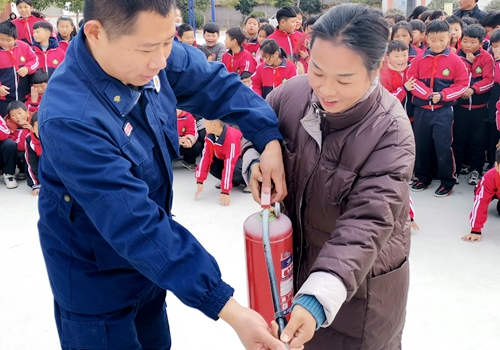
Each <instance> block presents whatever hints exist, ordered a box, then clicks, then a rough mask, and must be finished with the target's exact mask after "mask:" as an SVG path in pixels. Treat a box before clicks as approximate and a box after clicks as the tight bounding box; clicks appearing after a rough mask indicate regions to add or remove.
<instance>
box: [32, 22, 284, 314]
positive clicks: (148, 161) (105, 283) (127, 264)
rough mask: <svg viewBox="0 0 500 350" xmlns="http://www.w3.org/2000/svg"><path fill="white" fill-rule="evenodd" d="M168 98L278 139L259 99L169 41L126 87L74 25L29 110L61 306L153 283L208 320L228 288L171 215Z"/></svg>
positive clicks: (97, 309)
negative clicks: (167, 49)
mask: <svg viewBox="0 0 500 350" xmlns="http://www.w3.org/2000/svg"><path fill="white" fill-rule="evenodd" d="M176 107H177V108H179V109H182V110H186V111H188V112H191V113H193V114H197V115H201V116H203V117H204V118H207V119H216V118H220V119H222V120H224V121H226V122H229V123H234V124H237V125H238V126H239V127H240V128H241V130H242V132H243V134H244V135H245V136H246V138H248V139H250V140H252V141H253V143H254V144H255V145H256V147H257V149H259V150H260V151H262V150H263V148H264V147H265V145H266V144H267V143H268V142H269V141H271V140H274V139H281V136H280V134H279V132H278V128H277V125H278V121H277V118H276V115H275V114H274V112H273V110H272V109H271V108H270V107H269V106H268V105H267V103H266V102H265V101H264V100H263V99H261V98H260V97H258V96H257V95H256V94H255V93H254V92H253V91H251V90H250V89H248V87H246V86H245V85H243V84H242V83H241V81H240V80H239V77H238V76H237V75H236V74H229V73H228V72H227V71H226V69H225V68H224V66H223V65H222V64H220V63H208V62H206V59H205V57H204V55H203V54H202V53H201V52H200V51H198V50H197V49H195V48H192V47H190V46H187V45H181V44H180V43H178V42H177V41H175V42H174V43H173V48H172V53H171V55H170V57H169V58H168V60H167V68H166V69H164V70H162V71H161V72H160V73H159V74H158V76H157V77H155V78H154V79H153V80H152V81H151V82H150V83H149V84H147V85H145V86H143V87H141V88H131V87H128V86H126V85H124V84H123V83H121V82H119V81H118V80H116V79H114V78H112V77H110V76H109V75H107V74H106V73H105V72H104V71H103V70H102V69H101V68H100V66H99V65H98V64H97V62H96V61H95V60H94V58H93V57H92V55H91V54H90V52H89V51H88V49H87V48H86V46H85V38H84V35H83V31H80V34H79V35H78V36H77V37H76V38H75V39H74V40H73V43H72V45H70V46H69V48H68V52H67V55H66V60H65V61H64V62H63V63H62V64H61V66H60V67H59V68H58V69H57V70H56V72H55V73H54V75H53V76H52V78H51V81H50V84H48V87H47V90H46V92H45V94H44V97H43V102H42V103H41V106H40V110H39V131H40V139H41V143H42V148H43V156H42V157H41V161H40V181H41V183H42V184H43V186H42V189H41V192H40V198H39V212H40V221H39V223H38V229H39V234H40V243H41V247H42V251H43V254H44V258H45V262H46V266H47V271H48V275H49V280H50V284H51V288H52V291H53V294H54V297H55V300H56V301H57V302H58V303H59V304H60V306H61V307H63V308H64V309H66V310H68V311H70V312H76V313H84V314H99V313H105V312H109V311H113V310H118V309H120V308H123V307H126V306H128V305H132V304H134V303H135V302H136V301H137V300H139V299H140V298H141V297H142V296H144V295H145V293H147V292H148V291H149V290H150V289H151V288H152V287H153V286H154V284H156V285H158V286H160V287H161V288H164V289H165V290H170V291H172V292H173V293H174V294H175V295H176V296H177V297H178V298H179V299H180V300H181V301H182V302H184V303H185V304H186V305H188V306H191V307H194V308H197V309H199V310H200V311H202V312H203V313H205V314H206V315H207V316H208V317H211V318H213V319H217V315H218V313H219V312H220V310H221V309H222V307H223V306H224V305H225V303H226V302H227V300H228V299H229V297H230V296H231V295H232V293H233V289H232V288H231V287H230V286H229V285H228V284H226V283H225V282H223V280H222V279H221V274H220V270H219V267H218V265H217V262H216V261H215V259H214V258H213V257H212V256H211V255H210V254H209V253H208V252H207V251H206V250H205V249H204V248H203V247H202V246H201V244H200V243H199V242H198V241H197V240H196V238H195V237H194V236H193V235H192V234H191V233H190V232H189V231H188V230H187V229H185V228H184V227H182V226H181V225H180V224H178V223H177V222H175V221H174V220H173V218H172V215H171V204H172V181H173V173H172V166H171V163H172V160H174V159H176V158H178V157H179V156H178V149H179V144H178V135H177V125H176V122H177V114H176Z"/></svg>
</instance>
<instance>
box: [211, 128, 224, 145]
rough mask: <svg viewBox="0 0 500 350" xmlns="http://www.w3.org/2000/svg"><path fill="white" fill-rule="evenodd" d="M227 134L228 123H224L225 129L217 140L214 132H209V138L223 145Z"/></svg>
mask: <svg viewBox="0 0 500 350" xmlns="http://www.w3.org/2000/svg"><path fill="white" fill-rule="evenodd" d="M226 134H227V125H224V129H223V130H222V133H221V134H220V136H219V138H217V140H216V139H215V135H214V134H208V138H209V139H210V140H211V141H212V143H216V144H218V145H220V146H222V145H223V144H224V140H226Z"/></svg>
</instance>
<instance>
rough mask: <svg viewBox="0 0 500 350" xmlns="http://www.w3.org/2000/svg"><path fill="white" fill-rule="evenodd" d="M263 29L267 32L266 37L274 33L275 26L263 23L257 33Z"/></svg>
mask: <svg viewBox="0 0 500 350" xmlns="http://www.w3.org/2000/svg"><path fill="white" fill-rule="evenodd" d="M262 30H263V31H265V32H266V37H268V36H269V35H271V34H273V33H274V27H273V26H272V25H270V24H269V23H267V24H263V25H261V26H260V28H259V30H258V31H257V34H258V33H260V32H261V31H262Z"/></svg>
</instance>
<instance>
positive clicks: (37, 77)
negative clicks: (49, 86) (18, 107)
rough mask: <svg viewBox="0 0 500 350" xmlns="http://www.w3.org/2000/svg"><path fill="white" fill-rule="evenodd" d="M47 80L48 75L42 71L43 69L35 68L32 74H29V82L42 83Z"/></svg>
mask: <svg viewBox="0 0 500 350" xmlns="http://www.w3.org/2000/svg"><path fill="white" fill-rule="evenodd" d="M48 82H49V75H48V74H47V72H44V71H43V69H37V70H36V72H35V73H33V75H31V84H43V83H48Z"/></svg>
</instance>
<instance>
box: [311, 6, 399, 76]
mask: <svg viewBox="0 0 500 350" xmlns="http://www.w3.org/2000/svg"><path fill="white" fill-rule="evenodd" d="M388 38H389V26H388V25H387V21H386V20H385V19H384V17H383V16H382V12H381V11H380V10H377V9H374V8H371V7H369V6H367V5H363V4H355V3H344V4H340V5H337V6H335V7H332V8H331V9H330V10H328V12H326V13H325V14H324V15H322V16H321V17H320V18H319V19H318V20H317V21H316V23H315V24H314V29H313V31H312V34H311V42H310V44H309V47H310V48H313V45H314V42H315V41H316V39H322V40H325V41H328V42H330V43H332V44H334V45H344V46H345V47H347V48H348V49H350V50H352V51H354V52H356V53H357V54H359V55H360V56H361V57H362V58H363V62H364V64H365V67H366V69H367V70H368V72H369V73H371V72H373V71H375V70H377V69H378V68H379V66H380V62H381V61H382V59H383V58H384V55H385V50H386V48H387V40H388Z"/></svg>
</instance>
